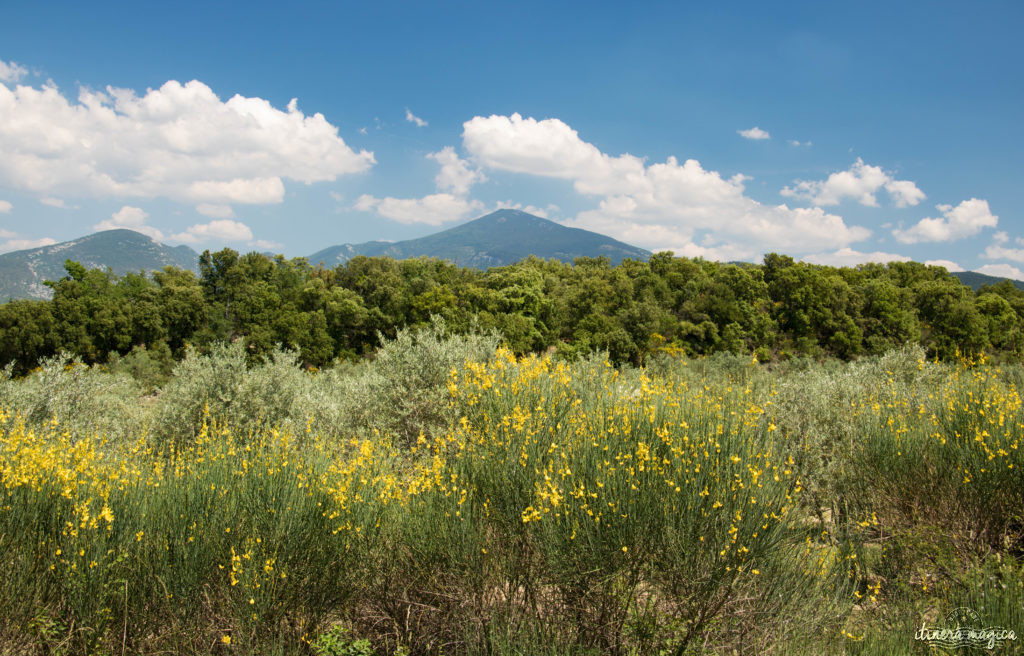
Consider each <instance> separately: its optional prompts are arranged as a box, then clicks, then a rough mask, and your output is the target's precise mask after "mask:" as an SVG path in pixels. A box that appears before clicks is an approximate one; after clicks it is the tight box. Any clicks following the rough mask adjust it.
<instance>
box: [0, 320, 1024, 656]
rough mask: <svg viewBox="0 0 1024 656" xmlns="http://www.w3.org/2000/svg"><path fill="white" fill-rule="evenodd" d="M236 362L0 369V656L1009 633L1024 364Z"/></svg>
mask: <svg viewBox="0 0 1024 656" xmlns="http://www.w3.org/2000/svg"><path fill="white" fill-rule="evenodd" d="M233 348H234V350H232V349H233ZM236 351H237V347H224V348H223V349H221V350H219V351H216V352H215V353H214V354H213V355H212V356H196V355H192V356H190V358H189V359H187V360H186V361H185V362H183V363H182V364H180V365H179V366H178V370H177V371H176V373H175V375H173V376H172V377H171V378H170V379H169V380H168V381H167V382H165V383H164V384H163V385H162V386H161V387H160V388H159V389H158V390H157V392H156V394H155V395H153V394H151V393H150V392H151V391H152V390H151V389H147V386H145V385H140V384H138V383H136V382H135V381H134V379H132V378H131V377H129V376H126V375H124V374H122V373H113V374H112V373H105V372H103V371H100V370H99V369H90V368H86V367H82V366H81V365H76V364H74V363H72V362H69V361H67V360H66V359H63V360H54V361H50V362H47V363H44V365H43V367H42V369H41V370H40V371H39V372H37V373H35V374H33V375H31V376H29V377H27V378H25V379H23V380H6V381H0V399H2V401H3V403H4V405H5V406H6V408H7V409H6V410H5V411H4V413H3V415H2V416H0V560H2V562H3V565H4V569H5V572H6V573H7V575H6V576H5V577H4V578H3V579H2V580H0V606H2V607H3V608H4V609H5V613H4V614H3V616H0V653H29V654H49V653H66V654H97V653H109V654H116V653H154V654H155V653H167V652H171V653H204V654H228V653H252V654H256V653H259V654H267V653H279V654H291V653H305V654H357V653H358V654H371V653H377V654H396V653H403V654H762V653H768V654H771V653H775V654H818V653H851V654H857V653H863V654H869V653H894V654H896V653H906V654H914V653H923V652H924V651H927V647H926V646H925V645H924V644H923V643H921V642H920V641H915V640H914V632H915V630H916V629H918V628H920V626H921V624H922V622H924V623H927V624H928V625H929V626H935V625H941V623H942V622H943V621H944V619H943V618H944V617H945V615H946V613H948V612H949V611H950V610H952V609H953V608H956V607H959V606H966V607H969V608H972V609H973V610H975V611H976V612H977V613H978V614H979V615H980V616H981V617H982V618H983V619H984V621H985V623H986V624H987V625H992V626H1003V627H1007V628H1011V629H1014V630H1016V631H1017V632H1018V633H1020V632H1022V631H1024V610H1022V608H1021V605H1020V599H1021V598H1024V568H1022V565H1021V562H1020V559H1021V556H1022V542H1021V540H1022V526H1024V518H1022V509H1024V498H1022V495H1024V477H1022V474H1021V468H1022V467H1024V462H1022V460H1024V456H1022V453H1021V450H1020V444H1019V441H1020V435H1021V434H1022V432H1024V431H1022V429H1024V412H1022V409H1021V400H1020V397H1019V394H1018V391H1017V389H1016V386H1015V381H1017V380H1019V379H1020V371H1019V370H1018V368H1017V367H1016V366H1011V365H1004V366H1003V367H1002V368H1000V367H995V366H992V365H989V364H987V363H985V362H964V363H960V364H958V365H942V364H935V363H929V362H925V361H924V360H923V358H921V354H920V353H919V352H918V351H915V350H913V349H907V350H904V351H899V352H893V353H890V354H886V355H885V356H881V357H879V358H874V359H870V360H865V361H862V362H858V363H851V364H848V365H836V364H831V363H825V364H814V363H790V364H787V365H784V366H777V367H770V366H766V365H762V364H758V363H756V362H752V361H751V360H750V359H749V358H746V359H744V358H739V357H736V356H729V357H727V356H716V357H715V358H710V359H707V360H696V361H688V360H684V359H679V358H678V357H674V356H665V357H664V358H662V359H660V360H659V361H658V362H657V363H655V364H654V365H652V366H651V367H650V368H648V369H647V370H639V369H630V368H623V369H615V368H613V367H611V366H610V365H609V364H608V363H607V362H605V361H604V360H603V359H601V358H589V359H582V360H576V361H573V362H565V361H560V360H555V359H552V358H550V357H539V356H528V357H525V358H516V357H515V356H513V355H512V354H511V353H509V352H508V351H506V350H504V349H501V348H496V340H495V338H493V336H479V335H476V336H470V337H463V338H458V337H455V338H448V337H445V335H444V331H443V327H441V326H435V328H434V329H433V330H432V331H426V332H421V333H418V334H402V335H400V336H399V338H398V339H397V340H395V341H394V342H392V343H390V344H388V345H387V346H385V350H384V351H383V352H382V354H381V357H379V358H378V360H377V361H375V362H367V363H362V364H358V365H355V366H343V367H336V368H335V369H333V370H329V371H324V372H317V373H308V372H303V371H302V370H301V369H299V368H298V366H297V365H296V364H295V362H294V360H293V359H289V356H288V354H286V353H280V354H278V355H276V356H275V357H273V358H272V359H271V360H270V361H269V362H267V363H266V364H262V365H249V364H246V362H245V357H244V353H241V352H240V351H239V352H236ZM81 390H86V392H84V393H83V392H81ZM1011 646H1018V647H1019V645H1017V644H1013V645H1011Z"/></svg>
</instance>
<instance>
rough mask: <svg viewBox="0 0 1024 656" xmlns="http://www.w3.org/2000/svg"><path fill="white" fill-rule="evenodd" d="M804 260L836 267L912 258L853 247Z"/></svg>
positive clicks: (818, 254)
mask: <svg viewBox="0 0 1024 656" xmlns="http://www.w3.org/2000/svg"><path fill="white" fill-rule="evenodd" d="M803 259H804V261H806V262H810V263H811V264H827V265H829V266H835V267H853V266H857V265H858V264H867V263H868V262H877V263H879V264H885V263H887V262H909V261H910V258H909V257H907V256H905V255H897V254H896V253H883V252H881V251H875V252H874V253H861V252H860V251H855V250H853V249H852V248H849V247H846V248H840V249H839V250H837V251H835V252H832V253H817V254H814V255H808V256H807V257H805V258H803Z"/></svg>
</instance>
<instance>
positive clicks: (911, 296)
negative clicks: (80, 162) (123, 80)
mask: <svg viewBox="0 0 1024 656" xmlns="http://www.w3.org/2000/svg"><path fill="white" fill-rule="evenodd" d="M199 269H200V272H199V275H198V276H197V275H195V274H194V273H193V272H191V271H187V270H181V269H176V268H174V267H165V268H164V269H163V270H162V271H157V272H154V273H152V274H149V275H147V274H144V273H137V274H136V273H129V274H126V275H124V276H115V275H114V274H112V273H111V272H110V271H102V270H98V269H86V268H85V267H84V266H82V265H81V264H79V263H77V262H72V261H68V262H66V263H65V270H66V272H67V275H65V276H64V277H63V278H62V279H60V280H57V281H50V282H47V285H49V286H50V287H51V288H52V289H53V297H52V298H51V299H50V300H45V301H40V300H14V301H10V302H8V303H5V304H3V305H0V364H2V363H7V362H13V363H15V373H23V372H25V371H27V370H29V369H31V368H33V367H35V366H36V365H37V363H38V362H39V360H40V358H44V357H47V356H50V355H53V354H55V353H58V352H60V351H67V352H70V353H72V354H74V355H76V356H79V357H80V358H82V360H83V361H85V362H87V363H104V362H108V361H110V360H111V359H115V360H116V359H117V358H122V357H126V356H131V355H132V354H135V355H136V356H137V355H138V354H140V353H143V352H144V353H145V354H146V358H148V359H150V360H152V361H154V362H158V363H161V366H164V367H167V368H169V367H170V366H171V365H172V364H173V361H174V360H175V359H177V358H180V357H182V355H183V353H184V351H185V349H186V348H197V349H201V350H204V349H207V348H209V347H210V346H212V345H213V344H214V343H217V342H222V341H234V340H238V339H241V340H244V342H245V344H246V346H247V348H248V350H249V353H250V355H251V357H252V358H253V359H257V360H258V359H260V358H261V357H262V356H264V355H265V354H267V353H269V352H270V351H271V350H272V349H273V348H274V347H275V346H276V345H281V346H283V347H286V348H290V349H293V350H295V351H296V352H298V353H299V354H300V357H301V359H302V361H303V362H304V363H305V364H306V365H308V366H310V367H323V366H327V365H330V364H331V363H333V362H336V361H337V360H338V359H339V358H342V359H352V358H357V357H360V356H362V355H365V354H369V353H372V352H373V351H374V350H375V349H376V347H377V346H378V345H379V343H380V337H381V336H384V337H393V336H394V335H395V333H396V331H397V330H398V329H400V328H402V327H405V326H416V325H419V324H424V323H427V322H429V321H430V318H431V316H434V315H437V316H440V317H443V318H444V319H445V321H446V325H447V326H448V327H449V328H450V329H451V330H453V331H454V332H466V331H469V330H471V329H474V328H477V329H484V330H487V329H492V328H493V329H497V330H498V331H500V333H501V334H502V335H503V337H504V339H505V340H506V342H507V343H508V345H509V346H510V347H511V348H512V349H514V350H515V351H517V352H528V351H533V352H536V351H543V350H548V349H555V350H557V351H558V352H559V353H560V354H562V355H565V356H567V357H573V356H575V355H577V354H583V353H588V352H591V351H595V350H602V351H607V352H608V353H609V355H610V357H611V359H612V360H613V361H614V362H616V363H626V362H628V363H632V364H635V365H639V364H643V363H644V362H645V361H646V360H647V358H648V357H650V356H651V355H652V354H653V353H656V352H659V351H662V350H665V349H674V350H677V351H683V352H685V353H687V354H690V355H703V354H710V353H713V352H716V351H732V352H737V353H755V354H756V355H757V356H758V357H759V358H760V359H762V360H765V359H771V358H787V357H791V356H794V355H806V356H812V357H819V358H820V357H837V358H841V359H847V360H848V359H853V358H856V357H858V356H860V355H866V354H874V353H881V352H884V351H886V350H888V349H890V348H893V347H896V346H900V345H902V344H905V343H907V342H916V343H920V344H921V345H922V346H923V347H924V348H925V349H926V350H927V352H928V354H929V356H930V357H936V358H940V359H951V358H954V357H956V354H957V353H961V354H976V353H981V352H989V353H993V354H1007V355H1008V354H1017V353H1020V352H1021V351H1022V348H1024V324H1022V321H1021V319H1022V317H1024V292H1021V291H1020V290H1018V289H1017V288H1016V287H1015V286H1014V285H1013V284H1012V283H1010V282H1009V281H1004V282H1001V283H999V284H996V285H991V286H986V287H982V288H981V289H979V290H978V291H977V292H974V291H972V290H971V289H970V288H968V287H966V286H964V285H963V284H961V283H960V282H959V281H958V280H957V279H955V278H953V277H952V276H950V275H949V274H948V273H947V271H946V270H945V269H943V268H940V267H934V266H926V265H923V264H919V263H915V262H892V263H889V264H885V265H881V264H865V265H860V266H857V267H855V268H848V267H844V268H835V267H828V266H820V265H814V264H808V263H805V262H797V261H794V260H793V258H791V257H788V256H785V255H779V254H775V253H772V254H769V255H766V256H765V258H764V261H763V263H762V264H760V265H755V264H743V263H740V264H725V263H719V262H710V261H706V260H702V259H689V258H683V257H673V256H672V255H671V254H670V253H658V254H656V255H654V256H652V257H651V258H650V260H649V261H647V262H644V261H638V260H625V261H624V262H622V263H621V264H619V265H617V266H611V264H610V263H609V261H608V259H606V258H578V259H576V260H575V261H574V262H573V263H572V264H567V263H563V262H559V261H557V260H553V259H552V260H541V259H538V258H532V257H531V258H528V259H525V260H522V261H520V262H518V263H516V264H513V265H510V266H503V267H495V268H491V269H489V270H486V271H480V270H477V269H470V268H461V267H458V266H455V265H453V264H451V263H449V262H446V261H441V260H437V259H432V258H416V259H408V260H394V259H391V258H386V257H363V256H359V257H355V258H353V259H351V260H349V261H348V262H346V263H345V264H341V265H338V266H336V267H333V268H326V267H323V266H313V265H311V264H310V263H309V262H308V261H307V260H306V259H305V258H295V259H286V258H284V257H283V256H277V257H275V258H268V257H266V256H264V255H262V254H259V253H248V254H245V255H241V254H239V253H237V252H236V251H233V250H231V249H224V250H221V251H218V252H216V253H210V252H209V251H206V252H204V253H203V254H202V255H201V257H200V259H199Z"/></svg>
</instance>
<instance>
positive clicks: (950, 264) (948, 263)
mask: <svg viewBox="0 0 1024 656" xmlns="http://www.w3.org/2000/svg"><path fill="white" fill-rule="evenodd" d="M925 264H926V265H927V266H938V267H942V268H944V269H945V270H946V271H949V272H950V273H956V272H957V271H965V270H966V269H964V268H963V267H962V266H960V265H959V264H957V263H956V262H954V261H953V260H926V261H925Z"/></svg>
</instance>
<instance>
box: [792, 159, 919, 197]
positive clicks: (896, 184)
mask: <svg viewBox="0 0 1024 656" xmlns="http://www.w3.org/2000/svg"><path fill="white" fill-rule="evenodd" d="M794 185H795V186H793V187H784V188H783V189H782V191H780V192H779V193H780V194H782V195H783V196H786V197H789V198H800V199H803V200H809V201H810V202H812V203H813V204H815V205H819V206H825V205H838V204H839V203H840V202H841V201H842V200H843V199H844V198H855V199H857V202H858V203H860V204H861V205H867V206H869V207H878V199H877V198H876V196H875V195H876V194H877V193H878V191H879V190H880V189H883V188H884V189H885V190H886V192H888V194H889V198H890V199H891V200H892V202H893V204H894V205H896V207H907V206H910V205H917V204H918V203H920V202H921V201H922V200H924V199H925V195H924V192H922V191H921V190H920V189H918V188H917V185H915V184H914V183H913V182H911V181H910V180H897V179H895V178H894V177H893V176H892V174H891V173H887V172H885V171H883V170H882V169H881V167H878V166H871V165H869V164H865V163H864V160H862V159H861V158H859V157H858V158H857V161H856V162H854V163H853V165H852V166H851V167H850V168H849V169H847V170H846V171H839V172H836V173H833V174H831V175H830V176H828V179H827V180H797V181H796V182H795V183H794Z"/></svg>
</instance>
